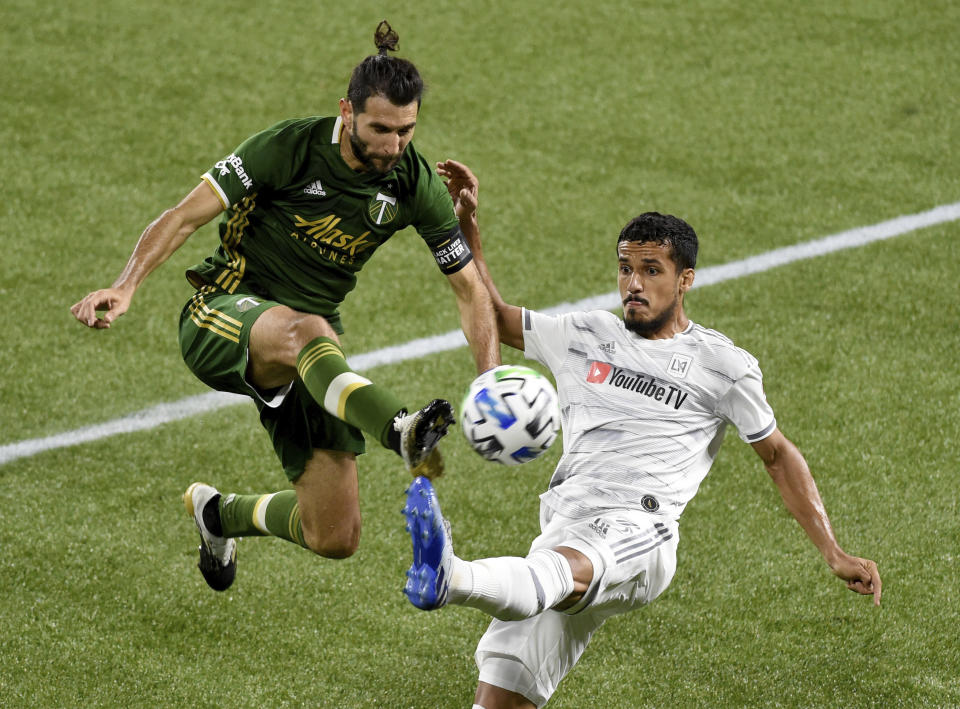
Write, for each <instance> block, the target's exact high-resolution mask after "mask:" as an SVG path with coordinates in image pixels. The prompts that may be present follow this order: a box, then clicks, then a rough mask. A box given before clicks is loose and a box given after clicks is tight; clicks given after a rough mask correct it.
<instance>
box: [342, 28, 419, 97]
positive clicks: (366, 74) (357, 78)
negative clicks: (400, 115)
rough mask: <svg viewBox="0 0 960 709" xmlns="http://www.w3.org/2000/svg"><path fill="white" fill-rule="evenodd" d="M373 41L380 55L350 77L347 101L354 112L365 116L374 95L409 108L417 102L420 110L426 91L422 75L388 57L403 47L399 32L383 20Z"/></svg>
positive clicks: (358, 68) (410, 66)
mask: <svg viewBox="0 0 960 709" xmlns="http://www.w3.org/2000/svg"><path fill="white" fill-rule="evenodd" d="M373 41H374V44H375V45H376V47H377V53H376V54H372V55H370V56H369V57H367V58H366V59H364V60H363V61H362V62H360V63H359V64H357V66H356V67H354V69H353V74H351V76H350V85H349V86H348V87H347V99H348V100H349V101H350V103H351V105H352V106H353V110H354V111H355V112H356V113H363V110H364V108H365V107H366V105H367V99H368V98H370V97H371V96H383V97H384V98H385V99H387V100H388V101H390V103H392V104H393V105H394V106H406V105H408V104H410V103H413V102H414V101H416V102H417V108H419V107H420V101H421V99H422V97H423V91H424V85H423V79H421V78H420V72H418V71H417V67H415V66H414V65H413V63H412V62H410V61H407V60H406V59H401V58H400V57H393V56H390V54H389V52H395V51H397V47H398V46H399V45H400V36H399V35H398V34H397V32H396V30H394V29H393V28H392V27H391V26H390V23H389V22H387V21H386V20H383V21H382V22H381V23H380V24H379V25H377V29H376V31H375V32H374V33H373Z"/></svg>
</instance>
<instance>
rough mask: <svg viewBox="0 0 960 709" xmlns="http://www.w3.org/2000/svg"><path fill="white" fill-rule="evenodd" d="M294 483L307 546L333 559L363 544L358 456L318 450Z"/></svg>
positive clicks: (341, 556) (339, 557)
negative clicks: (361, 537) (361, 538)
mask: <svg viewBox="0 0 960 709" xmlns="http://www.w3.org/2000/svg"><path fill="white" fill-rule="evenodd" d="M293 485H294V488H295V489H296V491H297V501H298V503H299V506H300V519H301V524H302V525H303V538H304V540H305V542H306V545H307V547H308V548H309V549H311V550H312V551H313V552H314V553H316V554H319V555H320V556H325V557H327V558H330V559H345V558H346V557H348V556H352V555H353V553H354V552H355V551H356V550H357V547H358V546H359V545H360V526H361V524H360V490H359V483H358V480H357V458H356V456H355V455H354V454H352V453H344V452H342V451H327V450H317V451H314V455H313V457H312V458H311V459H310V460H309V461H307V466H306V469H305V470H304V471H303V475H301V476H300V477H299V478H297V480H296V481H295V482H294V484H293Z"/></svg>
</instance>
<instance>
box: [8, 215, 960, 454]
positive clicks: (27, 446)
mask: <svg viewBox="0 0 960 709" xmlns="http://www.w3.org/2000/svg"><path fill="white" fill-rule="evenodd" d="M958 219H960V202H955V203H953V204H945V205H941V206H939V207H934V208H933V209H930V210H927V211H925V212H919V213H917V214H910V215H906V216H902V217H897V218H895V219H890V220H888V221H885V222H880V223H879V224H873V225H871V226H865V227H858V228H856V229H850V230H849V231H843V232H840V233H838V234H833V235H831V236H825V237H823V238H820V239H814V240H812V241H805V242H803V243H801V244H794V245H793V246H785V247H783V248H779V249H774V250H773V251H768V252H766V253H763V254H759V255H757V256H751V257H749V258H745V259H742V260H740V261H733V262H731V263H726V264H722V265H720V266H708V267H706V268H702V269H698V270H697V274H696V281H695V282H694V288H700V287H704V286H710V285H715V284H717V283H723V282H724V281H729V280H733V279H735V278H743V277H744V276H749V275H751V274H754V273H762V272H764V271H769V270H770V269H772V268H776V267H778V266H785V265H787V264H790V263H794V262H796V261H803V260H806V259H811V258H815V257H817V256H824V255H826V254H829V253H833V252H836V251H842V250H844V249H852V248H857V247H860V246H865V245H867V244H870V243H873V242H875V241H883V240H885V239H891V238H893V237H895V236H901V235H903V234H908V233H910V232H913V231H917V230H918V229H924V228H926V227H930V226H935V225H937V224H944V223H947V222H953V221H957V220H958ZM619 306H620V295H619V293H617V292H616V291H613V292H610V293H604V294H602V295H597V296H592V297H590V298H584V299H583V300H579V301H577V302H575V303H560V304H558V305H555V306H553V307H552V308H548V309H545V310H543V311H542V312H545V313H549V314H552V315H557V314H560V313H569V312H575V311H581V310H613V309H615V308H618V307H619ZM466 344H467V341H466V339H465V338H464V336H463V333H462V332H461V331H460V330H453V331H451V332H445V333H443V334H442V335H433V336H431V337H422V338H420V339H417V340H411V341H409V342H405V343H403V344H401V345H393V346H391V347H384V348H383V349H379V350H374V351H372V352H366V353H363V354H359V355H355V356H352V357H349V358H348V360H349V363H350V366H351V368H352V369H354V370H356V371H363V370H366V369H371V368H373V367H379V366H381V365H385V364H399V363H401V362H406V361H408V360H412V359H419V358H420V357H426V356H428V355H432V354H437V353H439V352H447V351H449V350H454V349H457V348H459V347H465V346H466ZM245 401H249V399H248V398H247V397H245V396H240V395H237V394H225V393H221V392H210V393H208V394H201V395H199V396H189V397H187V398H185V399H180V400H179V401H172V402H169V403H165V404H157V405H155V406H151V407H149V408H146V409H143V410H141V411H137V412H135V413H132V414H130V415H128V416H124V417H122V418H118V419H114V420H112V421H107V422H105V423H100V424H94V425H92V426H84V427H83V428H78V429H75V430H73V431H66V432H65V433H59V434H56V435H54V436H46V437H44V438H32V439H29V440H25V441H19V442H17V443H8V444H6V445H4V446H0V465H3V464H5V463H9V462H11V461H14V460H18V459H20V458H27V457H30V456H33V455H36V454H37V453H42V452H44V451H49V450H55V449H57V448H66V447H69V446H75V445H79V444H81V443H89V442H91V441H98V440H101V439H103V438H107V437H109V436H115V435H117V434H120V433H133V432H135V431H145V430H149V429H152V428H156V427H157V426H160V425H162V424H165V423H169V422H171V421H179V420H180V419H184V418H188V417H190V416H196V415H197V414H202V413H206V412H208V411H215V410H217V409H221V408H224V407H226V406H233V405H235V404H239V403H242V402H245Z"/></svg>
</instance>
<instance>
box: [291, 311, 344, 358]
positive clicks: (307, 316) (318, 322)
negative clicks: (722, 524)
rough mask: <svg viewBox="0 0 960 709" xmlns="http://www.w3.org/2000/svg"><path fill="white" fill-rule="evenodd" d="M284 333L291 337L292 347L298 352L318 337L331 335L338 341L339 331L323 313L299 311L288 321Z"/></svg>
mask: <svg viewBox="0 0 960 709" xmlns="http://www.w3.org/2000/svg"><path fill="white" fill-rule="evenodd" d="M284 334H285V336H286V337H287V338H288V339H289V342H290V345H291V347H292V348H293V349H296V350H297V352H299V351H300V350H301V349H302V348H304V347H305V346H306V345H307V344H308V343H309V342H311V341H312V340H314V339H316V338H318V337H329V338H330V339H332V340H334V341H338V338H337V333H336V331H335V330H334V329H333V326H331V325H330V323H329V322H328V321H327V319H326V318H325V317H323V316H322V315H315V314H313V313H300V312H297V313H296V314H295V316H294V317H292V318H291V319H290V320H289V321H288V322H287V328H286V332H285V333H284Z"/></svg>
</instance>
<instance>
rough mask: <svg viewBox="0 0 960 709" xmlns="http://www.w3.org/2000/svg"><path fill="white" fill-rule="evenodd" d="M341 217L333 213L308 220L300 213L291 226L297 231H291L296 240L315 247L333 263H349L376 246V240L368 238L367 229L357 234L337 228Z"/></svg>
mask: <svg viewBox="0 0 960 709" xmlns="http://www.w3.org/2000/svg"><path fill="white" fill-rule="evenodd" d="M341 221H342V219H341V218H340V217H338V216H336V215H335V214H329V215H327V216H325V217H323V218H321V219H316V220H314V221H310V220H309V219H304V218H303V217H301V216H300V215H296V216H294V218H293V226H294V227H296V229H297V231H294V232H291V233H290V236H292V237H293V238H294V239H296V240H297V241H300V242H302V243H305V244H309V246H310V247H311V248H314V249H317V251H318V253H320V254H321V255H323V256H324V257H326V258H328V259H330V260H331V261H333V262H334V263H341V264H351V263H354V261H355V260H356V259H357V257H359V256H361V255H363V252H365V251H366V250H367V249H371V248H376V247H377V241H376V240H372V239H368V238H367V237H368V236H369V235H370V232H369V231H365V232H363V233H362V234H360V235H359V236H354V235H353V234H346V233H344V232H343V231H342V230H340V229H338V228H337V225H338V224H339V223H340V222H341Z"/></svg>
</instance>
